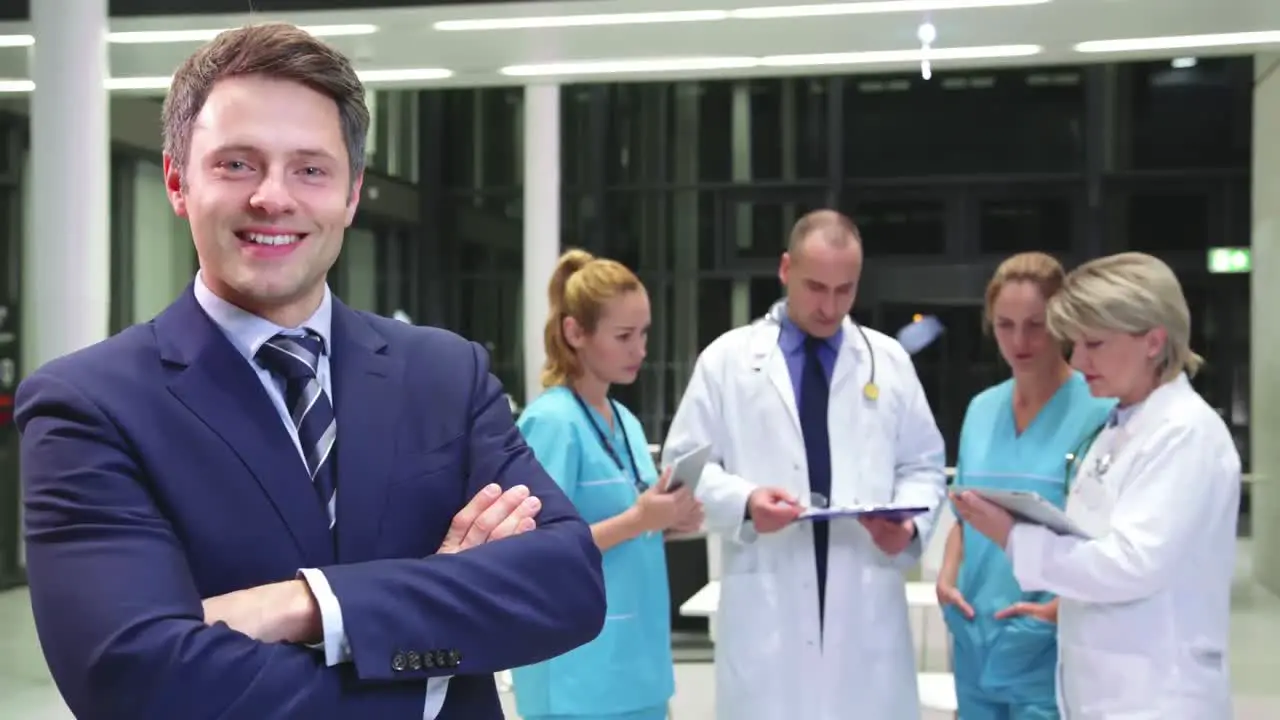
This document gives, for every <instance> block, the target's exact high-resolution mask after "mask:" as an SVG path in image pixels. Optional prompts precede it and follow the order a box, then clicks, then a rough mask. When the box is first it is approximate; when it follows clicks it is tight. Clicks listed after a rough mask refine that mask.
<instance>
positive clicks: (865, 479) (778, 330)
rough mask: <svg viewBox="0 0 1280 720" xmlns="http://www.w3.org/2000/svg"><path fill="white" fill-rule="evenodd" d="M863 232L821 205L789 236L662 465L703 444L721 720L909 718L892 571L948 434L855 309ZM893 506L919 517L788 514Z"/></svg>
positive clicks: (687, 401)
mask: <svg viewBox="0 0 1280 720" xmlns="http://www.w3.org/2000/svg"><path fill="white" fill-rule="evenodd" d="M861 272H862V242H861V239H860V238H859V236H858V231H857V228H856V227H855V226H854V224H853V223H852V222H851V221H850V220H849V219H848V218H846V217H844V216H843V215H841V214H839V213H837V212H834V211H830V210H820V211H815V212H813V213H810V214H809V215H806V216H805V217H803V218H801V219H800V221H799V222H798V223H796V226H795V228H794V229H793V230H792V233H791V238H790V241H789V243H788V249H787V252H786V253H785V254H783V256H782V262H781V265H780V267H779V269H778V276H779V278H780V279H781V280H782V283H783V285H785V286H786V291H787V299H786V301H785V303H779V304H778V305H775V306H774V308H773V310H772V311H771V312H770V314H769V316H767V317H766V318H764V319H762V320H759V321H757V322H755V323H753V324H751V325H749V326H747V327H741V328H736V329H734V330H730V331H729V332H727V333H725V334H724V335H722V336H720V337H719V338H717V339H716V340H715V341H714V342H713V343H712V344H711V345H710V346H708V347H707V349H706V350H704V351H703V353H702V355H701V356H700V357H699V358H698V362H697V365H696V366H695V368H694V371H693V377H692V378H691V379H690V381H689V386H688V388H687V389H686V391H685V395H684V398H683V399H682V400H681V403H680V407H679V409H678V410H677V411H676V415H675V418H674V419H673V420H672V424H671V428H670V430H669V431H668V435H667V438H666V442H665V445H664V448H663V461H664V464H665V463H670V462H671V461H672V460H674V459H675V458H677V457H679V456H681V455H682V454H684V453H686V452H689V451H691V450H693V449H695V448H697V447H699V446H701V445H703V444H710V445H711V446H712V447H713V450H712V453H711V461H710V462H708V464H707V465H706V468H705V469H704V470H703V473H702V476H701V478H700V479H699V483H698V488H697V496H698V499H699V500H701V501H702V503H703V506H704V507H705V510H706V516H707V527H708V529H709V530H710V531H711V532H712V533H714V534H716V535H719V537H720V539H721V543H722V568H721V578H720V607H719V610H718V612H717V614H716V706H717V717H718V718H719V720H785V719H786V718H798V719H799V718H802V719H803V720H864V719H865V720H915V718H918V717H919V714H920V711H919V700H918V696H917V690H916V671H915V657H914V650H913V643H912V640H911V630H910V627H909V624H908V616H907V604H906V597H905V589H904V577H903V571H904V570H906V569H907V568H908V567H910V566H911V565H912V564H914V563H915V562H916V561H918V560H919V557H920V554H921V549H922V547H923V545H924V544H925V543H926V542H927V541H928V538H929V535H930V533H931V532H932V529H933V523H934V518H935V516H936V513H937V509H938V507H939V506H940V505H941V504H942V502H943V500H944V496H945V491H946V479H945V474H944V469H943V463H944V448H943V441H942V436H941V434H940V433H939V432H938V427H937V425H936V424H935V423H934V420H933V414H932V413H931V412H930V410H929V404H928V402H927V401H926V399H925V395H924V390H923V389H922V388H921V386H920V381H919V379H918V378H917V377H916V373H915V368H914V367H913V366H912V364H911V359H910V358H909V356H908V355H907V353H906V351H905V350H903V348H902V346H901V345H899V344H898V342H897V341H895V340H893V339H891V338H889V337H888V336H886V335H882V334H880V333H878V332H875V331H873V330H869V329H866V328H861V327H859V326H857V325H855V324H854V323H853V322H852V321H851V320H850V318H849V311H850V309H851V308H852V307H853V301H854V297H855V295H856V294H857V289H858V279H859V277H860V275H861ZM824 498H825V499H827V500H828V501H829V503H830V504H831V505H833V506H834V505H849V504H855V503H884V502H890V501H892V502H900V503H910V504H913V505H922V506H925V507H928V508H930V512H929V513H927V514H925V515H920V516H917V517H915V518H914V520H907V521H901V522H894V521H889V520H853V519H838V520H833V521H831V522H811V521H797V517H798V516H799V515H800V513H801V511H802V510H803V508H804V506H806V505H808V504H815V505H821V504H822V499H824Z"/></svg>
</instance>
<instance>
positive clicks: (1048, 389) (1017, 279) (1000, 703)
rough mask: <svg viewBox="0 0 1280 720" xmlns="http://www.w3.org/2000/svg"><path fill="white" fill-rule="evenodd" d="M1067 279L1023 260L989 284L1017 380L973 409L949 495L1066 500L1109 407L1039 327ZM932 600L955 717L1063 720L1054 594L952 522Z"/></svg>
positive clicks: (1033, 258) (1052, 264)
mask: <svg viewBox="0 0 1280 720" xmlns="http://www.w3.org/2000/svg"><path fill="white" fill-rule="evenodd" d="M1064 278H1065V272H1064V271H1063V268H1062V265H1060V264H1059V263H1058V261H1057V260H1054V259H1053V258H1052V257H1050V256H1048V255H1045V254H1044V253H1022V254H1019V255H1014V256H1013V257H1011V258H1009V259H1007V260H1005V261H1004V262H1003V263H1002V264H1001V265H1000V267H999V268H998V269H997V270H996V273H995V276H994V277H993V278H992V279H991V282H990V284H989V285H988V286H987V294H986V320H987V323H988V326H989V327H990V328H992V329H993V330H994V334H995V338H996V343H997V344H998V345H999V348H1000V354H1001V356H1002V357H1003V358H1004V360H1005V362H1007V363H1008V364H1009V367H1010V368H1011V369H1012V371H1013V377H1012V378H1011V379H1009V380H1006V381H1005V382H1002V383H1000V384H999V385H996V386H994V387H991V388H988V389H987V390H985V391H983V392H982V393H980V394H979V395H978V396H977V397H975V398H973V400H972V401H971V402H970V403H969V409H968V411H967V412H966V413H965V418H964V426H963V427H962V428H961V431H960V446H959V453H958V455H959V457H958V460H957V462H956V478H955V486H956V490H959V489H961V488H965V487H983V488H998V489H1003V490H1023V491H1029V492H1034V493H1037V494H1039V495H1041V496H1043V497H1044V498H1046V499H1047V500H1049V501H1050V502H1052V503H1054V504H1055V505H1057V506H1058V507H1062V506H1063V505H1064V504H1065V503H1066V491H1067V483H1068V482H1069V480H1068V476H1069V474H1070V472H1071V471H1072V470H1073V469H1074V468H1073V467H1072V466H1071V464H1072V462H1071V460H1070V459H1069V458H1074V457H1082V456H1083V455H1084V450H1085V449H1086V446H1087V445H1088V443H1089V442H1090V441H1091V439H1092V438H1093V437H1094V436H1095V435H1096V434H1097V431H1098V430H1099V429H1100V428H1101V427H1102V425H1103V424H1104V423H1105V422H1106V419H1107V416H1108V414H1109V413H1110V412H1111V408H1112V407H1113V405H1114V401H1112V400H1101V399H1097V398H1094V397H1093V396H1092V395H1091V394H1090V393H1089V387H1088V385H1087V384H1086V383H1085V381H1084V378H1083V377H1081V376H1080V375H1079V374H1078V373H1075V372H1073V371H1072V370H1071V367H1070V366H1069V365H1068V364H1067V361H1066V359H1065V355H1064V352H1063V348H1062V347H1061V346H1060V345H1059V344H1058V343H1057V342H1055V341H1054V340H1053V339H1052V337H1051V336H1050V335H1049V333H1048V331H1047V329H1046V327H1045V303H1046V301H1047V300H1048V299H1049V297H1051V296H1052V295H1053V294H1054V293H1056V292H1057V291H1058V290H1059V288H1061V287H1062V282H1063V280H1064ZM938 599H939V601H940V602H941V603H942V605H943V614H944V617H945V618H946V620H947V627H948V629H949V630H950V631H951V635H952V642H953V650H954V653H953V658H952V667H953V672H954V675H955V683H956V695H957V700H958V701H959V718H960V720H1053V719H1055V718H1057V717H1058V710H1057V698H1056V679H1057V661H1058V654H1057V640H1056V635H1057V626H1056V621H1057V599H1056V598H1054V597H1052V596H1050V595H1047V594H1045V593H1024V592H1022V590H1021V588H1020V587H1019V586H1018V582H1017V580H1015V579H1014V577H1013V570H1012V568H1011V567H1010V565H1009V560H1008V559H1007V558H1006V556H1005V554H1004V553H1003V552H1002V551H1001V549H1000V548H998V547H996V546H995V545H993V544H992V543H991V541H989V540H988V539H987V538H985V537H984V536H982V535H981V534H978V533H976V532H972V531H971V530H970V528H967V527H964V526H963V525H961V524H957V525H956V526H955V528H953V529H952V532H951V535H950V536H949V537H948V538H947V552H946V559H945V560H944V561H943V567H942V570H941V572H940V573H939V578H938Z"/></svg>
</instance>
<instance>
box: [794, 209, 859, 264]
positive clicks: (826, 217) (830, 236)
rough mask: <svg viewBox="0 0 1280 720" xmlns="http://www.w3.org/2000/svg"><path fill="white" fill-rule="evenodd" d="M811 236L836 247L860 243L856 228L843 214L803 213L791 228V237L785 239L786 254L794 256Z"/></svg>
mask: <svg viewBox="0 0 1280 720" xmlns="http://www.w3.org/2000/svg"><path fill="white" fill-rule="evenodd" d="M811 236H817V237H821V238H822V239H824V240H826V241H827V242H829V243H832V244H834V245H837V246H843V245H846V244H848V243H861V242H862V235H861V234H860V233H859V232H858V226H857V225H855V224H854V222H853V220H850V219H849V217H848V216H847V215H845V214H844V213H842V212H838V211H836V210H813V211H811V212H808V213H805V215H804V217H802V218H800V219H799V220H797V221H796V224H795V225H794V226H792V228H791V236H790V237H788V238H787V252H789V253H791V254H792V255H794V254H795V253H796V251H797V250H799V249H800V246H801V245H802V244H804V241H805V240H808V239H809V238H810V237H811Z"/></svg>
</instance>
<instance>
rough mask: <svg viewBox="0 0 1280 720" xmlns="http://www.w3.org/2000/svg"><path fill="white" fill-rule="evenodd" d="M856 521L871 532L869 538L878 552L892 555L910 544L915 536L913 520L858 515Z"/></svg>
mask: <svg viewBox="0 0 1280 720" xmlns="http://www.w3.org/2000/svg"><path fill="white" fill-rule="evenodd" d="M858 522H860V523H862V527H864V528H866V529H867V532H869V533H871V540H872V542H874V543H875V544H876V547H878V548H880V552H882V553H884V554H885V555H888V556H889V557H893V556H895V555H897V554H898V553H900V552H902V551H903V550H906V549H907V546H908V545H910V544H911V541H912V540H914V539H915V537H916V523H915V521H914V520H902V521H898V520H887V519H885V518H878V517H859V518H858Z"/></svg>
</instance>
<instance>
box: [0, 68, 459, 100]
mask: <svg viewBox="0 0 1280 720" xmlns="http://www.w3.org/2000/svg"><path fill="white" fill-rule="evenodd" d="M356 75H358V76H360V80H361V81H362V82H365V83H371V84H377V83H383V82H405V81H413V80H442V79H444V78H448V77H453V71H452V70H446V69H444V68H409V69H404V70H362V71H357V72H356ZM172 82H173V78H172V77H171V76H167V75H156V76H144V77H113V78H107V81H106V88H107V89H108V90H168V89H169V85H170V84H171V83H172ZM35 89H36V84H35V83H34V82H32V81H31V80H16V79H11V80H5V79H0V94H3V93H29V92H31V91H33V90H35Z"/></svg>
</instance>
